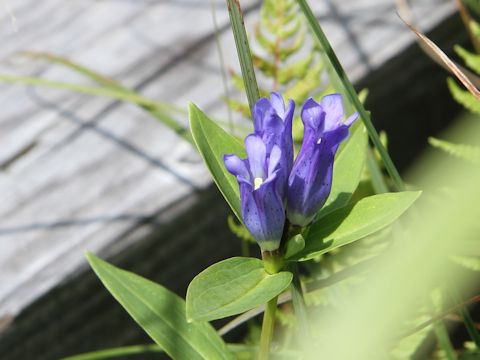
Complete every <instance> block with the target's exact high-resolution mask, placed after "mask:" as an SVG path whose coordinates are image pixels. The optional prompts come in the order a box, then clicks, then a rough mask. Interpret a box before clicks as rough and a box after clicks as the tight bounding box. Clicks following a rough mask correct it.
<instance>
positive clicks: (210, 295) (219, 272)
mask: <svg viewBox="0 0 480 360" xmlns="http://www.w3.org/2000/svg"><path fill="white" fill-rule="evenodd" d="M291 281H292V274H291V273H289V272H287V271H282V272H279V273H277V274H273V275H270V274H268V273H267V272H266V271H265V269H264V268H263V263H262V261H261V260H260V259H255V258H247V257H234V258H230V259H227V260H223V261H220V262H218V263H216V264H214V265H212V266H210V267H209V268H207V269H206V270H204V271H202V272H201V273H200V274H198V275H197V276H195V278H194V279H193V280H192V282H191V283H190V285H189V286H188V290H187V318H188V319H189V320H190V321H201V320H215V319H221V318H224V317H227V316H231V315H236V314H239V313H242V312H245V311H248V310H251V309H253V308H255V307H257V306H259V305H262V304H265V303H266V302H268V301H269V300H271V299H273V298H274V297H275V296H277V295H278V294H280V293H281V292H282V291H283V290H285V289H286V288H287V287H288V285H289V284H290V282H291Z"/></svg>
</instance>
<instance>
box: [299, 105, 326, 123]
mask: <svg viewBox="0 0 480 360" xmlns="http://www.w3.org/2000/svg"><path fill="white" fill-rule="evenodd" d="M301 117H302V121H303V125H304V126H305V131H307V130H308V129H315V130H316V131H322V130H323V126H324V124H323V122H324V119H325V113H324V111H323V110H322V107H321V106H320V105H319V104H318V103H317V102H316V101H315V100H313V99H312V98H309V99H308V100H307V101H305V104H303V107H302V112H301Z"/></svg>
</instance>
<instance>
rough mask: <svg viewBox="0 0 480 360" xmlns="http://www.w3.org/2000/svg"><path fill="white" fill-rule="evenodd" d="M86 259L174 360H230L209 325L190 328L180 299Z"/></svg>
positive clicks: (200, 324)
mask: <svg viewBox="0 0 480 360" xmlns="http://www.w3.org/2000/svg"><path fill="white" fill-rule="evenodd" d="M87 259H88V261H89V263H90V265H91V266H92V268H93V270H94V271H95V273H96V274H97V276H98V277H99V278H100V280H101V281H102V283H103V284H104V285H105V287H106V288H107V289H108V291H110V293H111V294H112V295H113V297H114V298H115V299H116V300H117V301H118V302H119V303H120V304H121V305H122V306H123V307H124V308H125V310H127V312H128V313H129V314H130V316H131V317H132V318H133V319H134V320H135V321H136V322H137V323H138V325H140V326H141V327H142V328H143V329H144V330H145V331H146V332H147V334H148V335H150V337H151V338H152V339H153V340H154V341H155V342H156V343H157V344H158V345H159V346H160V347H161V348H162V349H163V350H165V352H166V353H167V354H168V355H169V356H170V357H172V358H173V359H180V360H181V359H185V360H190V359H206V360H210V359H232V357H233V356H232V354H231V353H230V352H229V350H228V349H227V347H226V345H225V343H224V342H223V340H222V338H221V337H220V336H219V335H218V334H217V333H216V331H215V329H214V328H213V327H212V326H211V325H210V324H208V323H205V322H199V323H195V324H190V323H188V322H187V320H186V316H185V302H184V301H183V299H181V298H180V297H178V296H177V295H175V294H174V293H172V292H171V291H169V290H167V289H165V288H164V287H163V286H161V285H159V284H156V283H154V282H152V281H150V280H147V279H145V278H142V277H141V276H138V275H135V274H133V273H131V272H128V271H125V270H122V269H119V268H117V267H115V266H113V265H111V264H109V263H107V262H105V261H103V260H101V259H99V258H97V257H96V256H94V255H92V254H87Z"/></svg>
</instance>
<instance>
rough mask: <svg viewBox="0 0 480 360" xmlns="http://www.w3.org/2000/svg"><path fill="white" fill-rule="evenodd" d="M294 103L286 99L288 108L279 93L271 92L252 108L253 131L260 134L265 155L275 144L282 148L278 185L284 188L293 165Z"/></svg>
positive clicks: (268, 154)
mask: <svg viewBox="0 0 480 360" xmlns="http://www.w3.org/2000/svg"><path fill="white" fill-rule="evenodd" d="M294 110H295V103H294V102H293V100H289V101H288V108H285V102H284V101H283V98H282V96H281V95H280V94H278V93H276V92H272V93H271V94H270V100H268V99H267V98H265V97H264V98H261V99H260V100H258V101H257V103H256V104H255V106H254V108H253V126H254V133H255V134H256V135H258V136H260V137H261V138H262V140H263V142H264V143H265V145H266V148H267V157H268V156H270V153H271V151H272V149H273V146H274V145H276V146H278V147H279V148H280V150H282V154H283V155H282V158H281V159H280V166H281V168H282V169H284V172H283V174H282V177H283V179H282V181H281V184H280V185H279V186H284V187H285V188H286V185H287V178H288V174H289V173H290V170H291V169H292V165H293V140H292V121H293V112H294Z"/></svg>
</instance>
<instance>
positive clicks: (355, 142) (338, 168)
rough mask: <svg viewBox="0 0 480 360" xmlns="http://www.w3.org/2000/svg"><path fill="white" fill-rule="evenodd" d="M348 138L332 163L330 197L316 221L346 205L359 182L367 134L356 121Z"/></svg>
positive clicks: (366, 145)
mask: <svg viewBox="0 0 480 360" xmlns="http://www.w3.org/2000/svg"><path fill="white" fill-rule="evenodd" d="M351 132H352V133H351V134H350V138H349V139H348V140H347V142H346V143H344V144H342V146H341V147H340V148H339V149H338V152H337V155H336V156H335V162H334V163H333V182H332V190H331V191H330V196H329V197H328V199H327V201H326V203H325V205H324V207H323V208H322V210H320V212H319V214H318V219H320V218H322V217H323V216H325V215H327V214H329V213H330V212H332V211H333V210H335V209H338V208H340V207H342V206H345V205H346V204H348V202H349V200H350V198H351V196H352V194H353V192H354V191H355V189H356V188H357V186H358V183H359V182H360V178H361V176H362V170H363V167H364V165H365V156H366V152H367V150H368V134H367V130H366V129H365V126H364V125H363V124H362V123H361V122H360V121H358V120H357V123H356V124H355V125H354V126H353V128H352V130H351Z"/></svg>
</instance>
